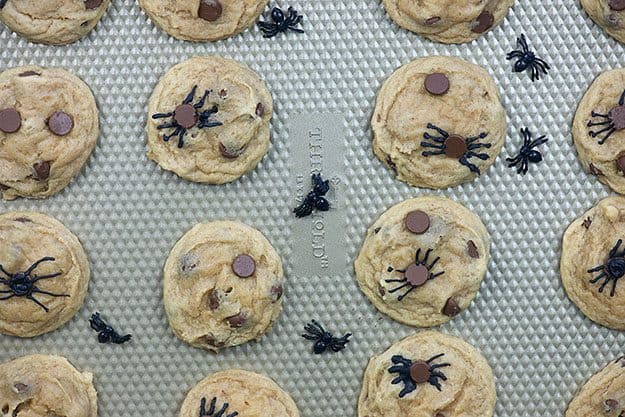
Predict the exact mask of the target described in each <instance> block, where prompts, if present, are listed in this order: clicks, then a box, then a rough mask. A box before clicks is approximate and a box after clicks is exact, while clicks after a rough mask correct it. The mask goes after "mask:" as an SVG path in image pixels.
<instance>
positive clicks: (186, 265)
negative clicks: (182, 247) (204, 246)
mask: <svg viewBox="0 0 625 417" xmlns="http://www.w3.org/2000/svg"><path fill="white" fill-rule="evenodd" d="M179 262H180V270H181V271H182V272H183V273H184V274H190V273H191V272H192V271H193V270H194V269H195V268H196V267H197V266H198V264H199V263H200V260H199V258H198V256H197V255H196V254H195V253H193V252H189V253H185V254H184V255H182V256H181V257H180V261H179Z"/></svg>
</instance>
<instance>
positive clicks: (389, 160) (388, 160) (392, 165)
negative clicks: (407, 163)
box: [386, 155, 397, 175]
mask: <svg viewBox="0 0 625 417" xmlns="http://www.w3.org/2000/svg"><path fill="white" fill-rule="evenodd" d="M386 165H388V166H389V167H390V168H391V169H392V170H393V172H394V173H395V175H397V164H396V163H395V162H394V161H393V159H392V158H391V156H390V155H387V156H386Z"/></svg>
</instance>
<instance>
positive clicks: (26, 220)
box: [14, 217, 32, 223]
mask: <svg viewBox="0 0 625 417" xmlns="http://www.w3.org/2000/svg"><path fill="white" fill-rule="evenodd" d="M14 220H15V221H16V222H20V223H32V220H30V219H29V218H28V217H18V218H16V219H14Z"/></svg>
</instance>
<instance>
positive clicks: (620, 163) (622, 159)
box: [615, 155, 625, 173]
mask: <svg viewBox="0 0 625 417" xmlns="http://www.w3.org/2000/svg"><path fill="white" fill-rule="evenodd" d="M615 162H616V169H617V170H619V171H621V172H622V173H625V155H621V156H619V157H618V158H617V160H616V161H615Z"/></svg>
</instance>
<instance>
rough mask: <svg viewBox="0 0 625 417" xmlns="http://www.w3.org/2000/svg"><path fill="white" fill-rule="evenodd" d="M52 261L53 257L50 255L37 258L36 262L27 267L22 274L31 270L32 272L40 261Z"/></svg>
mask: <svg viewBox="0 0 625 417" xmlns="http://www.w3.org/2000/svg"><path fill="white" fill-rule="evenodd" d="M52 261H54V258H53V257H51V256H45V257H43V258H41V259H39V260H38V261H37V262H35V263H34V264H32V265H31V266H30V268H28V269H27V270H26V271H25V272H24V274H26V275H30V273H31V272H33V271H34V270H35V269H36V268H37V267H38V266H39V264H40V263H42V262H52Z"/></svg>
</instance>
